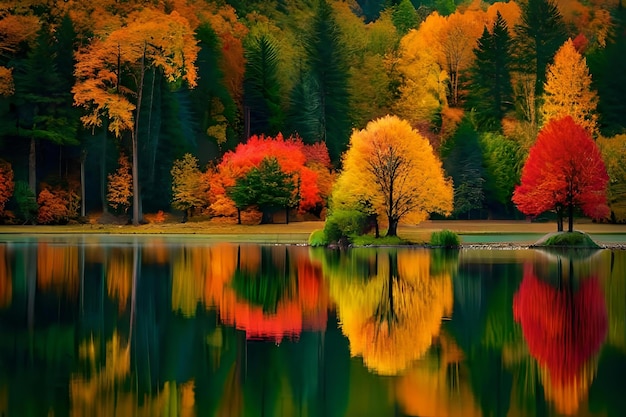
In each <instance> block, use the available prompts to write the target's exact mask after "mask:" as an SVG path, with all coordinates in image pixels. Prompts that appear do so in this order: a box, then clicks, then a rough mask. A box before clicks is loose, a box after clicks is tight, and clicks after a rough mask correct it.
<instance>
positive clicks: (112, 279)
mask: <svg viewBox="0 0 626 417" xmlns="http://www.w3.org/2000/svg"><path fill="white" fill-rule="evenodd" d="M106 276H107V294H108V295H109V298H112V299H116V300H117V304H118V308H119V311H120V312H122V311H124V310H126V306H127V305H128V298H129V296H130V292H131V288H132V285H133V250H132V249H131V248H121V247H115V248H112V249H111V253H110V256H109V257H107V265H106Z"/></svg>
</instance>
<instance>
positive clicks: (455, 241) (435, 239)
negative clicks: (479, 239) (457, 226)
mask: <svg viewBox="0 0 626 417" xmlns="http://www.w3.org/2000/svg"><path fill="white" fill-rule="evenodd" d="M460 244H461V239H460V238H459V235H457V234H456V233H454V232H453V231H451V230H440V231H438V232H433V234H432V235H431V236H430V245H431V246H438V247H445V248H453V247H457V246H459V245H460Z"/></svg>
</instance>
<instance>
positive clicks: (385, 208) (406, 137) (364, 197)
mask: <svg viewBox="0 0 626 417" xmlns="http://www.w3.org/2000/svg"><path fill="white" fill-rule="evenodd" d="M332 199H333V205H334V206H335V207H340V206H342V205H344V206H347V207H357V206H359V205H361V206H363V205H365V206H368V207H371V209H372V211H373V212H375V213H376V214H377V215H379V216H386V218H387V220H388V222H389V228H388V230H387V236H396V235H397V228H398V222H399V221H400V220H401V219H402V220H404V221H406V222H411V223H419V222H421V221H423V220H425V219H426V218H427V217H428V214H429V213H433V212H438V213H442V214H446V215H447V214H449V213H450V212H451V211H452V201H453V191H452V181H451V180H450V179H448V178H446V177H445V176H444V171H443V168H442V166H441V161H440V160H439V159H438V158H437V156H436V155H435V153H434V151H433V148H432V146H431V145H430V143H429V142H428V140H427V139H426V138H424V137H423V136H422V135H420V134H419V133H418V132H417V131H416V130H414V129H413V128H411V125H410V124H409V123H408V122H407V121H406V120H402V119H400V118H398V117H396V116H385V117H382V118H380V119H377V120H374V121H372V122H370V123H368V125H367V127H366V128H365V129H363V130H359V131H354V133H353V134H352V136H351V138H350V146H349V149H348V151H346V153H345V154H344V156H343V171H342V172H341V173H340V174H339V177H338V179H337V183H336V187H335V189H334V190H333V195H332Z"/></svg>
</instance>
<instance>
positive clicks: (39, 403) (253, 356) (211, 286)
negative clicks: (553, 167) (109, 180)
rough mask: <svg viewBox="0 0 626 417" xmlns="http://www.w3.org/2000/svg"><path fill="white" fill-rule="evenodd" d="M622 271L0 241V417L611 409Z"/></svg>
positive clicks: (505, 259)
mask: <svg viewBox="0 0 626 417" xmlns="http://www.w3.org/2000/svg"><path fill="white" fill-rule="evenodd" d="M0 239H1V238H0ZM625 277H626V253H625V252H623V251H607V250H605V251H598V252H596V253H593V254H582V253H575V254H563V253H543V252H539V251H533V250H519V251H482V250H462V251H453V252H450V251H448V252H445V251H429V250H426V249H419V248H380V249H373V248H363V249H355V250H349V251H330V250H324V249H317V248H307V247H299V246H280V245H272V246H270V245H267V246H265V245H233V244H226V243H221V244H216V243H205V242H203V241H202V239H199V238H194V239H172V238H167V237H159V238H152V237H150V238H144V237H132V238H128V239H127V238H122V237H114V236H111V237H93V236H77V237H42V238H41V239H15V238H12V239H6V238H5V239H1V240H0V332H1V333H0V334H1V335H2V337H1V338H0V415H4V416H28V415H33V416H35V415H36V416H39V415H49V416H111V415H137V416H143V415H145V416H199V415H203V416H235V417H236V416H261V415H265V416H304V415H306V416H324V417H325V416H366V417H367V416H387V415H393V416H433V417H438V416H470V417H471V416H511V417H513V416H538V415H541V416H555V417H556V416H561V415H564V414H567V415H605V416H623V415H626V405H624V402H623V392H624V388H626V387H625V384H624V382H623V374H624V372H626V321H625V319H626V314H625V312H626V310H625V309H626V302H625V300H626V282H625V281H626V279H625Z"/></svg>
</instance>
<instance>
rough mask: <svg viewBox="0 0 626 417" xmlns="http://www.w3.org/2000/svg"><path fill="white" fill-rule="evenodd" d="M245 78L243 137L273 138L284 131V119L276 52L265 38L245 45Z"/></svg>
mask: <svg viewBox="0 0 626 417" xmlns="http://www.w3.org/2000/svg"><path fill="white" fill-rule="evenodd" d="M247 46H248V47H247V49H246V53H245V57H246V72H245V78H244V104H245V108H246V111H247V113H246V117H247V123H248V124H247V132H246V136H248V137H249V136H251V135H256V134H265V135H269V136H274V135H276V134H277V133H278V132H280V131H282V130H283V123H284V115H283V111H282V109H281V106H280V86H279V83H278V76H277V73H278V50H277V47H276V44H275V43H274V41H273V40H272V39H271V38H270V37H269V36H268V35H266V34H263V35H260V36H257V37H255V38H253V39H252V40H251V41H250V42H249V44H248V45H247Z"/></svg>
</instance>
